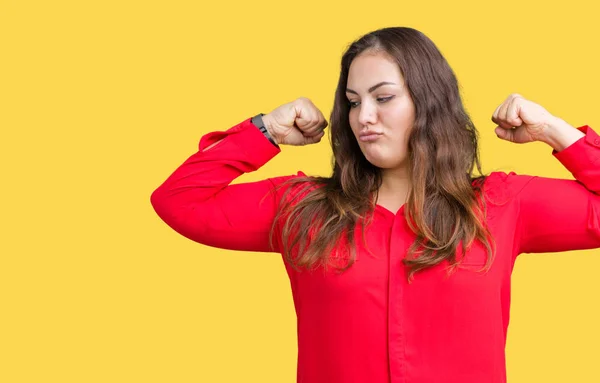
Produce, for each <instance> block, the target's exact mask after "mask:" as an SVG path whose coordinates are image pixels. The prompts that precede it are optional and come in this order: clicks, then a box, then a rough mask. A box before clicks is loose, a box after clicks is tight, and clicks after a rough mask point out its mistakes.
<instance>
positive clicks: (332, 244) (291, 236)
mask: <svg viewBox="0 0 600 383" xmlns="http://www.w3.org/2000/svg"><path fill="white" fill-rule="evenodd" d="M364 52H384V53H386V54H387V55H388V56H389V57H391V58H392V59H394V60H395V62H396V63H397V64H398V66H399V68H400V72H401V73H402V75H403V77H404V80H405V84H406V88H407V89H408V91H409V93H410V96H411V98H412V100H413V102H414V105H415V121H414V125H413V127H412V130H411V132H410V135H409V138H408V159H409V164H410V165H409V176H410V179H411V184H412V185H411V188H410V190H409V194H408V200H407V202H406V206H405V209H404V216H405V218H406V221H407V223H408V225H409V227H410V229H411V230H412V231H413V232H414V233H415V235H416V239H415V242H414V243H413V244H412V245H411V246H410V248H409V250H408V254H407V255H406V257H404V259H403V262H404V264H405V265H406V267H407V270H408V280H409V282H410V281H411V280H412V279H413V274H414V273H416V272H418V271H419V270H422V269H425V268H427V267H431V266H434V265H437V264H439V263H440V262H442V261H444V260H447V261H448V262H449V263H450V266H451V267H450V269H454V268H455V266H457V265H458V263H459V261H460V259H457V258H458V257H457V249H458V248H459V247H462V249H463V250H464V253H466V252H467V251H468V250H469V248H470V246H471V245H472V243H473V242H474V241H475V240H479V241H481V243H482V244H483V245H484V246H485V248H486V250H487V254H488V256H487V262H486V264H485V266H484V269H487V268H489V266H490V265H491V261H492V258H493V254H494V251H495V250H493V248H495V244H494V241H493V238H492V237H491V234H490V232H489V229H488V227H487V226H486V224H485V215H486V204H485V198H480V197H481V196H482V189H483V183H484V180H485V178H486V176H484V175H483V174H482V171H481V164H480V160H479V153H478V145H477V142H478V133H477V130H476V129H475V126H474V125H473V122H472V121H471V119H470V117H469V116H468V114H467V113H466V111H465V108H464V106H463V104H462V101H461V97H460V94H459V85H458V82H457V79H456V76H455V74H454V72H453V71H452V69H451V68H450V66H449V65H448V63H447V61H446V59H445V58H444V57H443V56H442V54H441V52H440V51H439V50H438V48H437V47H436V46H435V44H434V43H433V42H432V41H431V40H430V39H429V38H428V37H427V36H425V35H424V34H423V33H421V32H419V31H417V30H415V29H412V28H407V27H391V28H383V29H379V30H376V31H373V32H371V33H368V34H366V35H364V36H362V37H360V38H359V39H357V40H356V41H354V42H352V43H351V44H350V45H349V47H348V48H347V50H346V51H345V53H344V54H343V56H342V61H341V72H340V77H339V82H338V85H337V89H336V92H335V99H334V104H333V110H332V112H331V117H330V129H329V133H330V137H329V138H330V142H331V143H332V149H333V174H332V175H331V177H318V176H306V177H294V178H291V179H290V180H288V181H286V182H285V183H284V184H283V185H281V186H284V185H291V186H293V187H290V188H288V190H287V191H286V192H285V193H284V195H283V198H281V205H280V206H279V209H278V213H277V216H276V217H275V221H274V223H273V227H272V230H271V235H270V240H271V241H272V238H273V232H274V230H275V229H276V227H277V225H278V222H282V223H281V225H280V227H281V233H280V234H281V238H282V243H283V248H282V254H283V255H284V258H285V259H286V260H287V261H288V262H289V263H290V264H291V265H292V266H293V267H295V268H296V269H298V268H301V267H306V268H311V267H314V266H317V265H323V266H330V263H331V262H330V261H331V259H332V257H335V258H336V259H338V260H339V259H342V260H345V261H346V262H345V264H344V265H343V266H341V267H337V269H338V270H340V271H344V270H346V269H347V268H349V267H350V266H351V265H352V264H353V263H354V261H355V260H356V245H355V240H354V237H355V233H356V228H357V225H358V224H360V225H361V227H362V233H363V236H362V240H363V243H364V242H365V237H364V233H365V227H366V226H367V225H369V224H370V223H371V222H372V218H373V215H372V214H371V213H373V211H374V209H375V204H376V201H377V194H378V190H379V188H380V187H381V185H382V172H381V169H380V168H378V167H376V166H374V165H372V164H371V163H370V162H369V161H367V159H366V158H365V156H364V155H363V154H362V152H361V150H360V147H359V145H358V143H357V141H356V138H355V137H354V135H353V133H352V129H351V128H350V121H349V112H350V105H349V102H348V100H347V98H346V96H345V91H346V84H347V81H348V73H349V69H350V64H351V63H352V60H354V58H355V57H357V56H358V55H360V54H362V53H364ZM475 168H477V171H478V173H479V176H477V177H475V176H474V175H473V171H474V169H475ZM292 190H294V192H293V193H292ZM478 201H481V202H482V203H481V204H480V203H478ZM340 250H343V251H344V254H346V255H344V254H342V255H340V254H337V252H338V251H340ZM332 251H335V252H336V253H332Z"/></svg>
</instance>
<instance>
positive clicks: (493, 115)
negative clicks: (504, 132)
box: [492, 104, 502, 124]
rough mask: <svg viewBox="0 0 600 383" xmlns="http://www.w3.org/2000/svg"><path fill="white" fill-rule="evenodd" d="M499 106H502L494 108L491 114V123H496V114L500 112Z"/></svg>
mask: <svg viewBox="0 0 600 383" xmlns="http://www.w3.org/2000/svg"><path fill="white" fill-rule="evenodd" d="M501 106H502V104H500V105H498V106H497V107H496V109H495V110H494V113H492V121H493V122H495V123H496V124H497V123H498V112H499V111H500V107H501Z"/></svg>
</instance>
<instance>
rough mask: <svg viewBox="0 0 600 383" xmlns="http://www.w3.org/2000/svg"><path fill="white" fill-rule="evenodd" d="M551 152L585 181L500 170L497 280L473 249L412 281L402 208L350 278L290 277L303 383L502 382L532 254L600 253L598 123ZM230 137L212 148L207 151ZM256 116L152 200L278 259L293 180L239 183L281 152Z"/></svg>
mask: <svg viewBox="0 0 600 383" xmlns="http://www.w3.org/2000/svg"><path fill="white" fill-rule="evenodd" d="M578 129H579V130H580V131H581V132H583V133H585V137H582V138H580V139H579V140H578V141H577V142H575V143H573V144H572V145H571V146H569V147H568V148H566V149H564V150H562V151H560V152H556V151H553V152H552V155H553V156H554V157H556V158H557V159H558V160H559V161H560V162H561V163H562V164H563V165H564V166H565V167H566V168H567V169H568V170H569V171H570V172H571V173H572V174H573V176H574V177H575V178H576V180H566V179H552V178H543V177H535V176H529V175H517V174H515V173H514V172H511V173H509V174H506V173H503V172H493V173H491V174H490V175H489V177H488V178H487V179H486V181H485V184H484V194H485V196H486V198H487V201H488V216H487V221H488V224H489V227H490V230H491V232H492V235H493V236H494V239H495V242H496V246H497V253H496V256H495V259H494V262H493V264H492V267H491V269H490V270H488V271H487V272H478V270H479V269H480V268H481V267H482V266H483V265H484V263H485V260H486V254H485V249H484V248H483V246H477V245H478V244H477V243H476V244H474V245H473V247H472V248H471V250H470V251H469V252H468V253H467V254H466V255H465V258H464V262H463V264H462V265H461V266H460V267H459V269H458V270H457V271H456V272H455V273H453V274H451V275H450V276H449V277H448V276H447V275H446V270H445V267H446V266H448V265H447V263H442V264H440V265H437V266H435V267H432V268H429V269H426V270H424V271H421V272H418V273H416V274H415V279H414V280H413V281H412V283H411V284H408V282H407V278H406V270H405V267H404V265H403V264H402V262H401V260H402V258H403V257H404V256H405V254H406V251H407V249H408V247H409V246H410V245H411V243H412V242H413V241H414V239H415V236H414V234H413V233H412V231H411V230H410V229H409V227H408V226H407V223H406V221H405V218H404V215H403V211H404V206H403V207H401V208H400V209H399V211H398V212H392V211H389V210H387V209H385V208H383V207H382V206H379V205H378V206H377V207H376V209H375V211H374V220H373V223H372V224H371V225H370V226H368V227H367V228H366V229H365V235H366V240H367V243H368V246H369V248H370V249H371V251H372V252H373V253H374V255H376V257H374V256H372V255H371V254H369V253H368V252H367V251H366V250H365V249H364V247H363V244H362V240H360V238H361V237H360V235H361V232H360V229H357V230H356V235H357V237H356V238H357V241H356V245H357V260H356V263H355V264H354V265H353V266H352V267H351V268H350V269H348V270H347V271H346V272H344V273H341V274H339V273H335V271H333V270H332V271H324V269H322V268H320V269H316V270H312V271H306V270H304V271H300V272H299V271H295V270H294V269H293V268H292V267H290V265H289V264H288V263H287V262H286V261H285V260H284V265H285V267H286V269H287V273H288V275H289V278H290V283H291V287H292V292H293V299H294V305H295V309H296V314H297V326H298V327H297V329H298V361H297V363H298V365H297V367H298V369H297V381H298V382H299V383H321V382H322V383H350V382H357V383H366V382H369V383H387V382H392V383H400V382H402V383H409V382H410V383H424V382H427V383H431V382H436V383H437V382H444V383H451V382H456V383H468V382H473V383H482V382H505V381H506V367H505V354H504V351H505V342H506V334H507V328H508V323H509V308H510V286H511V285H510V281H511V271H512V269H513V265H514V262H515V259H516V257H517V255H518V254H521V253H539V252H559V251H568V250H580V249H590V248H599V247H600V137H599V136H598V134H597V133H596V132H595V131H594V130H592V129H591V128H590V127H589V126H587V125H586V126H582V127H580V128H578ZM221 139H223V140H222V141H221V142H219V143H218V144H216V145H215V146H214V147H212V148H210V149H208V150H207V151H205V152H203V149H204V148H206V147H208V146H210V145H211V144H213V143H215V142H217V141H219V140H221ZM280 151H281V150H280V148H278V147H276V146H274V145H273V144H271V143H270V142H269V141H268V140H267V139H266V138H265V137H264V136H263V134H262V133H261V132H260V131H259V130H258V129H257V128H256V127H255V126H254V125H252V124H251V122H250V119H249V118H248V119H247V120H245V121H243V122H241V123H240V124H238V125H235V126H233V127H232V128H230V129H228V130H227V131H225V132H212V133H208V134H206V135H205V136H203V137H202V138H201V140H200V143H199V151H198V152H196V153H194V154H192V155H191V156H190V157H189V158H188V159H187V160H186V161H185V162H184V163H183V164H181V166H179V167H178V168H177V169H175V171H174V172H173V173H172V174H171V175H170V176H169V177H168V178H167V179H166V180H165V182H164V183H163V184H162V185H160V186H159V187H158V188H157V189H156V190H155V191H154V192H153V193H152V196H151V203H152V206H153V207H154V209H155V211H156V213H157V214H158V216H159V217H160V218H161V219H162V220H163V221H164V222H165V223H167V224H168V225H169V226H170V227H171V228H172V229H173V230H175V231H176V232H178V233H180V234H181V235H183V236H185V237H187V238H189V239H191V240H193V241H196V242H199V243H202V244H204V245H207V246H213V247H218V248H223V249H232V250H243V251H264V252H277V253H280V249H281V248H282V243H281V238H280V237H279V236H276V238H274V246H275V248H271V247H269V240H268V238H269V229H270V228H271V223H272V221H273V218H274V216H275V213H276V207H277V203H278V200H279V198H281V196H282V193H283V191H284V190H283V189H280V190H279V191H277V192H273V189H274V187H275V186H276V185H278V184H279V183H281V182H283V181H284V180H286V179H288V178H290V177H298V176H303V175H304V173H302V172H298V174H296V175H288V176H282V177H274V178H268V179H265V180H262V181H258V182H250V183H241V184H234V185H230V183H231V181H232V180H234V179H235V178H236V177H238V176H240V175H241V174H243V173H245V172H252V171H255V170H257V169H259V168H260V167H261V166H262V165H263V164H265V163H266V162H267V161H269V160H270V159H271V158H273V157H274V156H275V155H277V154H278V153H279V152H280Z"/></svg>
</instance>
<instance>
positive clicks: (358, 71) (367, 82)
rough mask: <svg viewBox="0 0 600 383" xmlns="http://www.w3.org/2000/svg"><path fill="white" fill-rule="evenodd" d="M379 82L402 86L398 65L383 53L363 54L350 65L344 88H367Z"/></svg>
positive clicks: (402, 80)
mask: <svg viewBox="0 0 600 383" xmlns="http://www.w3.org/2000/svg"><path fill="white" fill-rule="evenodd" d="M381 81H390V82H395V83H396V84H402V83H403V82H404V79H403V78H402V73H401V72H400V68H399V67H398V64H397V63H396V62H395V61H394V60H393V58H391V57H390V56H388V55H387V54H384V53H363V54H361V55H359V56H356V57H355V58H354V60H352V63H351V64H350V69H349V72H348V82H347V84H346V86H347V87H348V88H352V89H357V88H358V89H361V90H362V88H368V87H370V86H372V85H374V84H376V83H378V82H381Z"/></svg>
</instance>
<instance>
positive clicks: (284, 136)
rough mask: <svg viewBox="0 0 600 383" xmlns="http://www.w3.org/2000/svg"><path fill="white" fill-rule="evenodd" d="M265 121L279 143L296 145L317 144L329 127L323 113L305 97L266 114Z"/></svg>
mask: <svg viewBox="0 0 600 383" xmlns="http://www.w3.org/2000/svg"><path fill="white" fill-rule="evenodd" d="M263 122H264V124H265V128H266V129H267V131H268V132H269V134H270V135H271V136H272V137H273V139H274V140H275V142H276V143H277V144H283V145H295V146H301V145H309V144H316V143H317V142H319V141H321V138H322V137H323V135H324V134H325V132H324V131H323V130H324V129H325V128H326V127H327V121H326V120H325V117H323V113H321V111H320V110H319V109H318V108H317V107H316V106H315V105H314V104H313V103H312V101H310V100H309V99H308V98H305V97H301V98H298V99H296V100H294V101H292V102H289V103H287V104H283V105H281V106H279V107H278V108H277V109H275V110H273V111H272V112H271V113H268V114H265V115H264V116H263Z"/></svg>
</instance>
